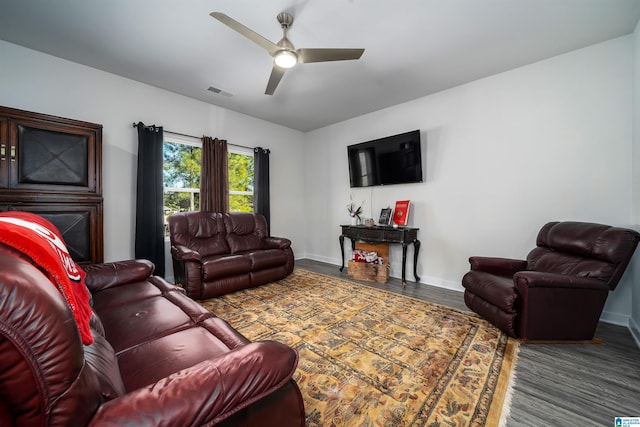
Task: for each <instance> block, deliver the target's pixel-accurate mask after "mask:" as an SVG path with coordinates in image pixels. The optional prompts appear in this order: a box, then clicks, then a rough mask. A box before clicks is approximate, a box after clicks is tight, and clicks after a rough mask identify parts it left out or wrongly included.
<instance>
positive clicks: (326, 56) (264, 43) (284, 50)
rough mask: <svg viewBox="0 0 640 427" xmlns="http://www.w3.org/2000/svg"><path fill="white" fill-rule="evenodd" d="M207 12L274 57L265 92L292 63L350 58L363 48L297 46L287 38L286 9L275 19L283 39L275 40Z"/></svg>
mask: <svg viewBox="0 0 640 427" xmlns="http://www.w3.org/2000/svg"><path fill="white" fill-rule="evenodd" d="M210 15H211V16H212V17H213V18H215V19H217V20H218V21H220V22H222V23H223V24H225V25H227V26H228V27H230V28H231V29H233V30H235V31H237V32H239V33H240V34H242V35H243V36H245V37H246V38H248V39H249V40H251V41H252V42H254V43H257V44H258V45H260V46H261V47H262V48H264V49H266V50H267V52H269V55H271V56H272V57H273V69H272V70H271V76H270V77H269V82H268V83H267V89H266V90H265V92H264V93H265V95H273V92H275V90H276V87H277V86H278V83H280V80H281V79H282V76H284V73H285V71H287V69H288V68H291V67H293V66H295V65H296V64H297V63H298V62H299V63H301V64H305V63H310V62H328V61H347V60H351V59H359V58H360V57H361V56H362V54H363V53H364V49H331V48H330V49H296V48H294V47H293V43H291V42H290V41H289V39H288V38H287V30H288V29H289V28H290V27H291V25H292V24H293V16H291V15H289V14H288V13H286V12H282V13H279V14H278V16H277V19H278V22H279V23H280V26H281V27H282V39H281V40H280V41H279V42H278V43H273V42H271V41H270V40H267V39H266V38H264V37H262V36H261V35H260V34H258V33H256V32H255V31H253V30H251V29H249V28H247V27H245V26H244V25H242V24H241V23H239V22H238V21H236V20H235V19H233V18H230V17H229V16H227V15H225V14H224V13H220V12H211V13H210Z"/></svg>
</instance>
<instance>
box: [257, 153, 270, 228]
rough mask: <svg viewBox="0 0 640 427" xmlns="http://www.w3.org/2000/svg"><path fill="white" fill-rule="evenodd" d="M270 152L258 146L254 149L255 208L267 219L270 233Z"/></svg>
mask: <svg viewBox="0 0 640 427" xmlns="http://www.w3.org/2000/svg"><path fill="white" fill-rule="evenodd" d="M269 153H271V151H269V150H267V149H265V148H262V147H256V148H254V149H253V167H254V169H255V170H254V183H253V185H254V194H255V200H254V205H253V210H254V212H255V213H259V214H262V215H264V217H265V218H266V219H267V232H269V233H270V231H269V229H270V227H271V211H270V207H269V206H270V202H269Z"/></svg>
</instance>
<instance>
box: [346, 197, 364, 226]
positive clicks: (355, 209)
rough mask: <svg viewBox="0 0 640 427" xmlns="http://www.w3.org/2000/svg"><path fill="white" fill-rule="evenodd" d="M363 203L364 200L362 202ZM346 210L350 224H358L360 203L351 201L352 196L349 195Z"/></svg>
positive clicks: (360, 211) (360, 210) (360, 212)
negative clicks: (349, 198)
mask: <svg viewBox="0 0 640 427" xmlns="http://www.w3.org/2000/svg"><path fill="white" fill-rule="evenodd" d="M363 203H364V202H363ZM347 212H349V217H350V218H351V225H358V223H359V222H360V220H361V218H360V215H361V214H362V203H361V204H360V205H359V206H356V204H355V203H354V202H353V197H351V201H350V202H349V203H348V204H347Z"/></svg>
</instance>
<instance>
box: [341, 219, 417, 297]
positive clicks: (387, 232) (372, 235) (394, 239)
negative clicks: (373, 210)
mask: <svg viewBox="0 0 640 427" xmlns="http://www.w3.org/2000/svg"><path fill="white" fill-rule="evenodd" d="M340 227H342V234H341V235H340V237H339V239H340V253H341V254H342V266H341V267H340V271H342V270H344V238H345V237H348V238H349V239H351V249H352V250H355V249H356V241H357V240H361V241H363V242H367V243H392V244H393V243H399V244H401V245H402V284H403V285H404V284H405V283H406V280H405V273H404V270H405V265H406V262H407V245H408V244H410V243H413V276H414V277H415V279H416V282H418V281H420V277H418V273H417V265H418V251H419V250H420V240H418V230H419V229H418V228H411V227H397V228H394V227H385V226H373V227H367V226H365V225H341V226H340ZM385 262H389V260H385Z"/></svg>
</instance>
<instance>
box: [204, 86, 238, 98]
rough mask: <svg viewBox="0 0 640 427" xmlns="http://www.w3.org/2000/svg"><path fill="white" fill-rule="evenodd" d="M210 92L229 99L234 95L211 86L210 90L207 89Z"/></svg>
mask: <svg viewBox="0 0 640 427" xmlns="http://www.w3.org/2000/svg"><path fill="white" fill-rule="evenodd" d="M207 90H208V91H209V92H213V93H215V94H216V95H222V96H226V97H228V98H231V97H232V96H233V94H232V93H231V92H227V91H225V90H222V89H219V88H217V87H213V86H209V89H207Z"/></svg>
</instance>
